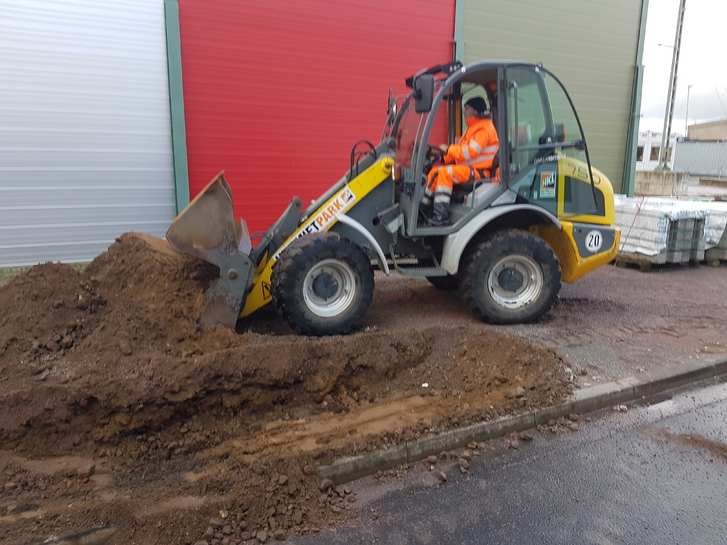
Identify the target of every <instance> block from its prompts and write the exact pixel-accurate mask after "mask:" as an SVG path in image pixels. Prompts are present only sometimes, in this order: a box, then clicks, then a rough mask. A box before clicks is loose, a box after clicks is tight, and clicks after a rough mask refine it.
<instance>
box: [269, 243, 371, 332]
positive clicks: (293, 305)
mask: <svg viewBox="0 0 727 545" xmlns="http://www.w3.org/2000/svg"><path fill="white" fill-rule="evenodd" d="M271 283H272V288H271V290H272V295H273V302H274V304H275V307H276V308H277V310H278V312H279V313H280V315H281V316H282V318H283V319H284V320H285V321H286V322H288V324H289V325H290V327H292V328H293V329H294V330H295V331H297V332H298V333H302V334H304V335H318V336H321V335H339V334H344V333H348V332H349V331H350V330H351V328H352V327H353V326H355V325H356V324H357V323H358V322H360V321H361V319H362V318H363V317H364V315H365V314H366V311H367V310H368V307H369V305H370V304H371V300H372V298H373V292H374V272H373V268H372V267H371V261H370V260H369V258H368V257H367V256H366V254H365V253H364V251H363V250H362V249H361V248H360V247H359V246H357V245H356V244H354V243H353V242H351V241H350V240H348V239H347V238H344V237H342V236H340V235H338V234H336V233H318V234H313V235H307V236H303V237H301V238H299V239H297V240H296V241H294V242H293V243H291V244H290V246H288V247H287V248H286V249H285V250H284V251H283V253H282V254H281V255H280V257H279V258H278V261H277V262H276V263H275V266H274V267H273V272H272V278H271Z"/></svg>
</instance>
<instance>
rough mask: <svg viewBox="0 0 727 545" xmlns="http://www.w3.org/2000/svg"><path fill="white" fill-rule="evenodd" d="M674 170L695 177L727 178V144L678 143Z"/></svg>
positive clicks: (675, 151)
mask: <svg viewBox="0 0 727 545" xmlns="http://www.w3.org/2000/svg"><path fill="white" fill-rule="evenodd" d="M674 170H675V171H677V172H689V173H690V174H693V175H695V176H719V177H727V142H678V143H677V145H676V147H675V149H674Z"/></svg>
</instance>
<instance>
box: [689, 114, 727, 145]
mask: <svg viewBox="0 0 727 545" xmlns="http://www.w3.org/2000/svg"><path fill="white" fill-rule="evenodd" d="M687 139H688V140H722V141H723V140H727V118H725V119H720V120H718V121H710V122H708V123H696V124H694V125H689V127H687Z"/></svg>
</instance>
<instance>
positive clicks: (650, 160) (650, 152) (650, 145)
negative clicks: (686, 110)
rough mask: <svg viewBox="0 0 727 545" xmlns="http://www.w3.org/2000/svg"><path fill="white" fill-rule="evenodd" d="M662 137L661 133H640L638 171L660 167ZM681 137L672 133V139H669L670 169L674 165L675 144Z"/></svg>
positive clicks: (668, 160)
mask: <svg viewBox="0 0 727 545" xmlns="http://www.w3.org/2000/svg"><path fill="white" fill-rule="evenodd" d="M661 135H662V133H660V132H652V131H639V144H638V147H637V148H636V170H654V169H655V168H656V167H657V166H659V156H660V154H659V153H660V150H661ZM679 136H680V135H678V134H676V133H672V135H671V138H669V151H668V152H667V155H666V158H667V164H668V165H669V168H671V167H672V165H673V164H674V153H673V151H674V144H675V143H676V141H677V138H678V137H679Z"/></svg>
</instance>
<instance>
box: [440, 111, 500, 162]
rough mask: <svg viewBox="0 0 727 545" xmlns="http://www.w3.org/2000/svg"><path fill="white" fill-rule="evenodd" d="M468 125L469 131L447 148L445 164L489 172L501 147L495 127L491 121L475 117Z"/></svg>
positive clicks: (468, 121) (468, 120) (469, 120)
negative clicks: (454, 164)
mask: <svg viewBox="0 0 727 545" xmlns="http://www.w3.org/2000/svg"><path fill="white" fill-rule="evenodd" d="M466 123H467V130H466V131H465V132H464V134H463V135H462V138H460V139H459V142H458V143H457V144H452V145H450V146H449V147H448V148H447V154H446V155H445V157H444V162H445V163H446V164H452V163H456V164H458V165H466V166H470V167H472V168H475V169H478V170H479V169H484V170H489V169H490V167H491V166H492V161H493V160H494V159H495V154H496V153H497V150H498V149H499V146H500V141H499V139H498V138H497V130H495V125H493V124H492V120H491V119H480V118H479V117H474V116H473V117H470V118H468V119H467V120H466Z"/></svg>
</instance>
